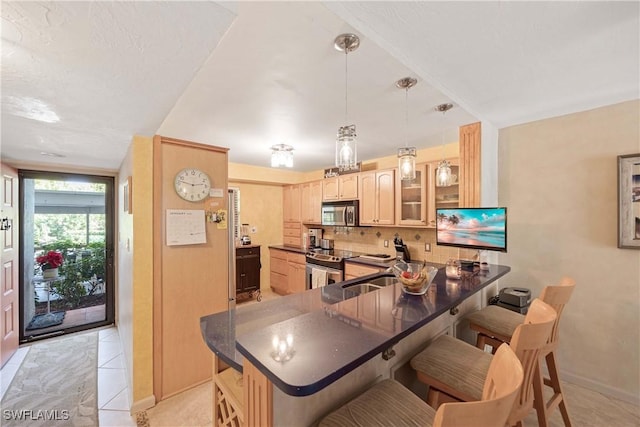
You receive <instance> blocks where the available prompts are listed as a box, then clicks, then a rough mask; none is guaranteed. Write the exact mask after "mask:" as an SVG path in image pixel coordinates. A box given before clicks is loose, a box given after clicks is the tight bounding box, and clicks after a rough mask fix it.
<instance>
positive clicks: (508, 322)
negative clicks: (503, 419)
mask: <svg viewBox="0 0 640 427" xmlns="http://www.w3.org/2000/svg"><path fill="white" fill-rule="evenodd" d="M575 285H576V282H575V281H574V280H573V279H571V278H569V277H565V278H563V279H562V280H560V283H559V284H558V285H549V286H546V287H545V288H544V289H543V290H542V293H541V294H540V299H541V300H542V301H544V302H546V303H547V304H549V305H550V306H551V307H553V308H554V309H555V310H556V313H557V314H558V317H557V318H556V321H555V323H554V325H553V329H552V331H551V335H550V336H549V340H548V341H547V344H546V345H545V347H544V349H543V350H542V353H541V356H542V357H544V359H545V361H546V363H547V370H548V371H549V378H543V376H542V369H538V373H537V374H536V378H535V379H534V383H533V386H534V395H535V402H534V407H535V408H536V412H537V415H538V425H539V426H541V427H546V426H548V425H549V415H550V414H551V412H552V411H553V410H554V409H555V408H556V407H559V408H560V413H561V414H562V420H563V421H564V425H565V426H566V427H571V419H570V418H569V412H568V410H567V405H566V402H565V399H564V395H563V393H562V387H561V386H560V378H559V376H558V366H557V362H556V356H555V352H556V349H557V348H558V341H559V324H560V317H561V316H562V311H563V310H564V306H565V305H566V304H567V303H568V302H569V299H570V298H571V294H572V293H573V290H574V288H575ZM467 319H468V320H469V327H470V328H471V329H472V330H474V331H476V332H478V339H477V341H476V346H477V347H478V348H480V349H484V348H485V345H490V346H491V347H493V350H494V351H495V349H496V348H498V346H500V344H502V343H503V342H506V343H508V342H510V341H511V339H512V338H511V337H512V335H513V331H514V330H515V329H516V327H517V326H518V325H519V324H520V323H521V322H522V321H523V320H524V316H523V315H521V314H518V313H514V312H513V311H511V310H507V309H506V308H502V307H497V306H494V305H490V306H487V307H485V308H483V309H482V310H478V311H476V312H474V313H471V314H469V315H468V316H467ZM543 384H544V385H546V386H549V387H551V388H552V389H553V396H551V398H550V399H549V400H548V401H545V399H544V396H543V390H542V389H543V388H544V387H543Z"/></svg>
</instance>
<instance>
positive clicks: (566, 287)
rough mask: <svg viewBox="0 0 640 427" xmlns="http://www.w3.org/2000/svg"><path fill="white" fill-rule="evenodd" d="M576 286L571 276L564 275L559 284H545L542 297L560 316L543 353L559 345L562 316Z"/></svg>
mask: <svg viewBox="0 0 640 427" xmlns="http://www.w3.org/2000/svg"><path fill="white" fill-rule="evenodd" d="M575 287H576V281H575V280H573V279H572V278H570V277H563V278H562V280H560V283H558V284H557V285H549V286H545V287H544V289H543V290H542V292H541V293H540V299H541V300H542V301H544V302H546V303H547V304H549V305H550V306H551V307H553V308H554V310H555V311H556V313H557V315H558V317H557V318H556V321H555V323H554V324H553V329H552V330H551V335H549V340H548V341H547V345H546V347H545V349H544V351H543V355H544V354H547V353H549V352H551V351H553V350H555V349H556V347H557V346H558V335H559V333H558V332H559V330H560V327H559V325H560V317H561V316H562V310H564V306H565V305H566V304H567V303H568V302H569V299H570V298H571V294H572V293H573V289H574V288H575Z"/></svg>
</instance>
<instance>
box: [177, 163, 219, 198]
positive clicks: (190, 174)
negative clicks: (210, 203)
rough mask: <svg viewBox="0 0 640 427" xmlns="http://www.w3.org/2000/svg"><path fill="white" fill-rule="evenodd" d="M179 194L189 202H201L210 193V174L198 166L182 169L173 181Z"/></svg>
mask: <svg viewBox="0 0 640 427" xmlns="http://www.w3.org/2000/svg"><path fill="white" fill-rule="evenodd" d="M173 185H174V188H175V189H176V193H178V196H180V197H182V198H183V199H184V200H187V201H189V202H199V201H201V200H204V199H205V198H206V197H207V196H208V195H209V190H210V189H211V181H210V180H209V175H207V174H206V173H204V172H203V171H201V170H200V169H196V168H187V169H182V170H181V171H180V172H178V173H177V174H176V178H175V180H174V181H173Z"/></svg>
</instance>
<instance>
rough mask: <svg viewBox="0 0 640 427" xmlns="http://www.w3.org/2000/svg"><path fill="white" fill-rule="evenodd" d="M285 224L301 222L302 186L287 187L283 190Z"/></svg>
mask: <svg viewBox="0 0 640 427" xmlns="http://www.w3.org/2000/svg"><path fill="white" fill-rule="evenodd" d="M282 201H283V205H282V213H283V217H284V222H300V185H298V184H295V185H287V186H285V187H284V188H283V189H282Z"/></svg>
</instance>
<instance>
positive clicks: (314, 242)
mask: <svg viewBox="0 0 640 427" xmlns="http://www.w3.org/2000/svg"><path fill="white" fill-rule="evenodd" d="M322 231H323V230H322V228H310V229H309V249H314V248H319V247H320V239H322Z"/></svg>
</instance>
